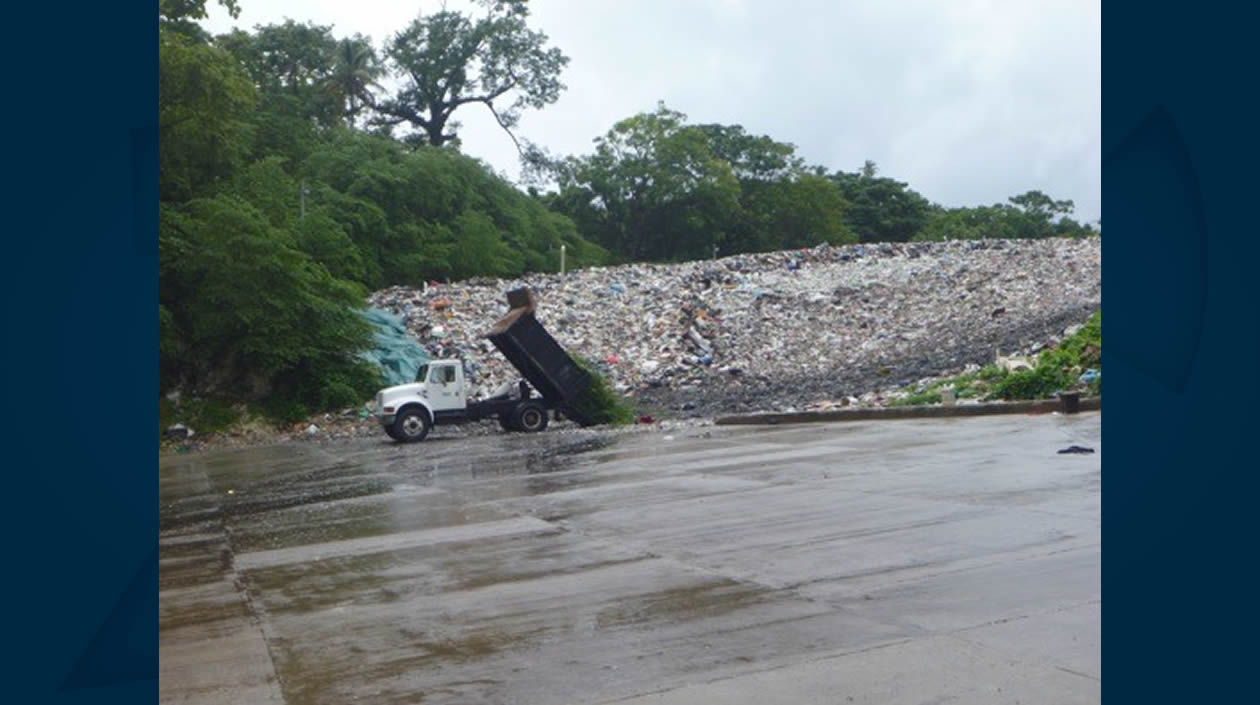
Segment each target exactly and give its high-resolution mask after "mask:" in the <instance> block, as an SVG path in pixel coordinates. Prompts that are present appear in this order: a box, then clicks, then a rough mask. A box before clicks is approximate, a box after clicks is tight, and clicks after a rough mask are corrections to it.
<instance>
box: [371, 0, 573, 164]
mask: <svg viewBox="0 0 1260 705" xmlns="http://www.w3.org/2000/svg"><path fill="white" fill-rule="evenodd" d="M483 4H484V5H486V6H487V7H486V13H485V15H484V16H482V17H480V18H477V19H472V18H470V17H468V16H465V15H463V14H460V13H458V12H454V11H449V10H442V11H440V12H436V13H433V14H431V15H422V16H420V17H418V18H417V19H415V20H414V21H412V23H411V24H410V25H409V26H408V27H407V28H406V29H404V30H403V31H401V32H399V33H398V34H396V35H394V37H393V38H392V39H390V41H389V43H388V44H387V46H386V49H385V56H386V58H387V59H388V64H389V68H390V70H391V71H392V72H393V73H394V74H395V75H396V76H398V77H400V78H402V79H403V81H404V83H403V86H402V88H400V89H399V90H398V92H397V93H395V94H394V95H393V96H391V97H390V98H388V99H385V100H383V101H381V102H380V103H377V104H375V105H374V107H375V108H376V110H377V112H378V113H379V115H378V116H377V117H376V118H374V119H373V120H372V121H371V122H372V124H375V125H398V124H401V123H407V124H408V125H410V126H411V127H412V128H414V129H416V130H418V131H419V137H420V138H421V139H422V140H424V141H425V142H427V143H428V144H430V145H432V146H435V147H440V146H442V145H444V144H446V143H448V142H450V141H451V140H454V139H456V138H457V133H456V132H455V130H456V129H457V128H458V125H457V124H456V123H454V122H452V121H451V116H452V115H453V114H454V113H455V111H456V110H458V109H459V108H461V107H463V106H465V105H470V104H481V105H484V106H485V107H486V108H487V109H489V110H490V112H491V114H492V115H493V116H494V118H495V120H496V121H497V122H498V123H499V126H500V127H502V128H503V129H504V131H506V132H507V133H508V135H509V136H510V137H511V138H512V140H513V142H515V143H516V144H517V148H518V149H520V143H519V142H517V139H516V136H515V134H513V132H512V129H513V128H514V127H515V126H516V124H517V122H518V121H519V120H520V116H521V113H522V111H524V110H525V109H526V108H541V107H543V106H545V105H549V104H551V103H554V102H555V101H556V100H557V99H558V98H559V97H560V91H562V90H563V89H564V84H562V83H560V80H559V76H560V72H561V70H562V69H563V68H564V67H565V65H567V64H568V62H569V59H568V57H566V56H565V55H564V54H562V53H561V52H560V50H559V49H556V48H554V47H552V48H547V46H546V43H547V36H546V35H544V34H543V33H542V32H536V31H533V30H531V29H529V28H528V27H527V26H526V23H525V20H526V17H527V16H528V10H527V9H526V8H525V4H524V3H523V2H488V3H483Z"/></svg>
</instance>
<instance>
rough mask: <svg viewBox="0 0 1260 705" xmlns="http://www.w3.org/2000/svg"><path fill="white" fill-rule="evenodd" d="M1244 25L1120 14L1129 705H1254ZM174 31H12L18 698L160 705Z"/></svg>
mask: <svg viewBox="0 0 1260 705" xmlns="http://www.w3.org/2000/svg"><path fill="white" fill-rule="evenodd" d="M1245 12H1246V11H1243V10H1239V9H1237V8H1236V7H1235V6H1234V5H1232V4H1220V5H1217V6H1202V5H1196V6H1192V7H1189V8H1187V7H1183V6H1168V7H1162V6H1159V5H1152V4H1151V3H1137V2H1132V1H1126V2H1119V1H1118V0H1112V1H1111V2H1108V3H1105V4H1104V5H1103V13H1104V30H1105V32H1104V43H1103V76H1104V79H1103V86H1104V102H1103V105H1104V124H1103V154H1104V179H1103V188H1104V202H1105V204H1106V205H1107V220H1106V224H1105V231H1106V234H1105V236H1104V237H1105V238H1106V242H1105V243H1104V254H1105V258H1104V261H1105V265H1104V267H1105V283H1106V288H1107V290H1108V292H1109V294H1110V295H1109V297H1108V301H1109V304H1108V316H1107V321H1108V324H1109V325H1108V331H1107V341H1108V345H1107V347H1106V350H1107V352H1106V360H1105V368H1106V372H1107V388H1108V395H1107V396H1108V414H1107V422H1106V434H1107V441H1108V443H1107V449H1108V453H1107V458H1108V459H1107V462H1106V463H1105V467H1106V470H1107V488H1106V489H1107V491H1106V494H1105V496H1106V499H1105V506H1104V535H1105V537H1106V551H1105V552H1104V556H1105V560H1104V570H1103V584H1104V593H1105V594H1106V595H1107V596H1108V600H1107V608H1106V610H1104V613H1103V614H1104V622H1103V626H1104V634H1105V640H1104V645H1105V646H1104V649H1105V659H1104V660H1105V663H1106V666H1107V669H1106V674H1107V678H1106V681H1105V685H1104V693H1105V695H1107V696H1108V702H1121V701H1124V702H1142V703H1154V702H1176V703H1184V702H1232V701H1236V700H1245V699H1247V695H1246V693H1248V692H1250V691H1251V688H1248V687H1246V686H1245V684H1244V681H1243V679H1244V678H1249V677H1250V673H1251V668H1250V667H1251V665H1252V663H1251V662H1252V659H1251V658H1250V657H1251V654H1252V653H1253V652H1254V646H1252V641H1251V639H1250V637H1251V635H1252V634H1253V633H1254V626H1255V621H1256V619H1255V616H1254V610H1253V609H1252V605H1253V603H1254V601H1255V588H1254V582H1253V579H1252V575H1253V571H1252V570H1250V568H1251V564H1252V561H1253V559H1254V556H1255V555H1256V548H1255V543H1254V541H1253V538H1254V536H1255V535H1256V531H1255V528H1254V523H1253V521H1252V518H1253V517H1254V516H1256V515H1257V509H1256V504H1257V498H1258V497H1260V492H1257V486H1256V485H1257V483H1256V481H1255V479H1254V478H1255V470H1254V466H1255V464H1256V463H1255V459H1254V458H1255V456H1256V454H1255V453H1254V447H1255V444H1254V440H1253V439H1254V438H1255V437H1256V436H1257V433H1256V431H1255V430H1254V426H1255V423H1256V422H1255V419H1254V415H1253V413H1252V412H1251V409H1250V408H1249V407H1250V403H1251V401H1252V400H1254V399H1256V398H1260V397H1258V395H1257V392H1258V391H1260V390H1258V389H1257V387H1258V385H1257V381H1256V380H1257V377H1256V371H1255V370H1256V360H1257V353H1256V351H1257V350H1260V346H1258V342H1260V341H1257V337H1258V336H1257V325H1258V324H1257V321H1258V320H1260V315H1257V312H1256V309H1255V302H1256V299H1257V296H1256V293H1255V292H1256V289H1255V287H1256V283H1257V281H1258V280H1260V276H1258V275H1257V272H1256V268H1257V264H1258V263H1260V257H1258V253H1257V245H1256V240H1257V237H1258V236H1257V225H1256V223H1257V219H1256V212H1257V211H1256V206H1255V205H1254V203H1255V200H1256V199H1255V192H1256V190H1255V188H1254V183H1255V181H1256V178H1255V165H1256V164H1258V163H1260V159H1257V157H1258V156H1260V155H1258V154H1257V150H1256V145H1255V139H1254V137H1253V136H1252V135H1253V134H1254V130H1255V128H1254V124H1255V120H1254V114H1255V111H1254V110H1253V107H1252V103H1253V98H1252V96H1253V95H1254V94H1255V89H1254V85H1255V83H1256V81H1255V78H1254V70H1253V66H1254V65H1255V63H1256V62H1255V58H1254V52H1253V50H1252V49H1251V47H1252V46H1253V45H1254V39H1253V36H1252V34H1253V28H1254V27H1255V26H1256V22H1255V21H1254V17H1251V16H1246V14H1245ZM1252 14H1254V13H1252ZM155 23H156V18H155V17H154V14H153V9H152V7H151V6H149V5H145V4H142V3H84V4H81V5H76V6H52V5H36V6H31V5H21V4H19V5H16V6H14V7H13V8H10V22H9V27H10V30H11V31H10V36H9V37H8V38H7V39H6V43H5V49H6V52H7V54H8V57H7V58H9V60H10V62H12V63H11V65H22V66H25V67H26V68H25V71H26V72H27V75H29V76H30V77H31V78H30V79H29V80H25V81H24V82H23V85H22V86H21V90H18V91H14V92H12V93H10V99H11V101H16V105H14V104H13V103H12V102H8V101H7V105H6V107H7V109H6V110H5V111H0V115H3V118H0V119H3V120H4V122H5V125H4V128H5V129H4V133H3V134H5V135H6V136H7V137H8V142H9V151H8V154H7V155H6V156H8V159H7V164H8V165H9V170H8V176H9V178H8V179H7V183H6V184H5V185H4V187H5V195H6V198H5V199H4V200H5V202H6V204H7V205H8V206H9V209H8V212H7V213H6V218H5V225H6V227H5V231H6V234H7V236H8V237H7V238H6V244H7V247H8V249H7V257H5V258H4V260H3V263H4V265H5V267H6V269H7V271H6V273H5V274H6V276H4V277H2V278H0V281H3V286H4V288H5V292H4V293H5V296H4V309H5V314H6V315H5V318H4V328H5V340H6V343H7V344H6V345H5V346H3V349H4V350H5V355H6V357H5V363H6V364H5V369H6V375H5V380H6V382H7V384H6V392H7V393H6V394H5V398H4V402H3V405H2V406H3V408H4V410H5V422H4V429H5V431H6V432H5V434H4V436H5V439H6V441H7V443H6V445H7V448H6V451H7V452H6V454H5V456H6V462H5V463H4V465H5V467H6V472H5V486H4V489H5V492H4V497H5V498H6V499H7V506H6V511H5V512H4V521H5V527H6V532H5V535H6V537H7V538H8V539H9V541H8V545H9V548H10V550H9V552H8V555H7V556H6V560H5V570H4V575H5V580H4V586H5V588H6V589H7V591H8V592H9V600H8V605H9V610H8V612H9V615H10V619H9V620H8V622H7V625H6V626H7V627H8V629H7V634H8V636H9V637H10V638H9V640H8V641H9V643H10V644H11V645H12V646H13V648H11V649H9V655H8V657H7V660H6V669H5V671H6V674H7V675H8V678H7V679H6V681H7V683H6V685H7V686H8V688H7V690H8V691H9V694H8V698H7V699H8V700H10V701H12V702H67V703H69V702H93V703H108V702H129V703H130V702H149V701H152V700H155V699H156V695H157V680H156V679H157V639H156V636H157V615H156V611H157V607H156V580H155V576H156V570H157V567H156V555H155V551H154V543H155V537H156V533H157V532H156V527H157V523H156V508H157V500H156V482H155V477H154V471H155V468H154V460H155V454H156V451H155V449H154V447H153V442H152V426H153V415H154V413H155V411H154V409H153V403H152V402H153V396H154V392H155V391H156V388H157V380H156V349H155V346H154V344H153V343H154V341H155V338H156V324H155V318H154V315H153V308H154V307H153V303H154V301H155V298H156V292H157V280H156V264H157V263H156V253H155V251H154V250H155V248H154V242H155V238H156V234H155V225H154V223H153V214H154V212H155V211H154V208H153V207H152V204H155V203H156V188H155V187H156V183H157V182H156V151H155V146H156V143H155V140H154V137H153V135H154V120H155V102H156V99H155V91H156V62H155V56H154V55H155V50H156V47H155V44H156V43H155V41H154V38H155V26H154V25H155ZM1065 41H1070V38H1065ZM71 419H80V421H79V422H78V423H72V422H71ZM84 420H86V421H84Z"/></svg>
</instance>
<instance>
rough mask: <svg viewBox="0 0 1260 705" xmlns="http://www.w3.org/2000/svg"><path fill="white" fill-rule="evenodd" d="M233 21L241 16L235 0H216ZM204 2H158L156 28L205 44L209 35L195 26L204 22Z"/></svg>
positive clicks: (161, 0) (175, 0)
mask: <svg viewBox="0 0 1260 705" xmlns="http://www.w3.org/2000/svg"><path fill="white" fill-rule="evenodd" d="M218 2H219V4H220V5H222V6H223V7H224V9H226V10H227V11H228V14H229V15H231V16H232V18H233V19H235V18H237V17H239V16H240V14H241V8H240V4H239V3H237V0H218ZM207 16H208V15H207V14H206V0H158V27H160V28H162V29H167V30H170V31H172V32H175V33H178V34H183V35H184V36H186V37H189V38H192V39H195V40H197V41H199V42H202V43H206V42H208V41H209V39H210V35H209V34H207V33H206V31H205V30H203V29H202V28H201V25H199V24H197V20H204V19H205V18H206V17H207Z"/></svg>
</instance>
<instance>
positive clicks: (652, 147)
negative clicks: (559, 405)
mask: <svg viewBox="0 0 1260 705" xmlns="http://www.w3.org/2000/svg"><path fill="white" fill-rule="evenodd" d="M217 1H218V3H219V4H220V5H222V6H224V7H225V8H227V10H228V11H229V13H230V14H232V15H233V16H236V15H237V14H238V12H239V7H238V2H237V0H217ZM206 4H207V1H206V0H160V2H159V3H158V15H159V26H158V63H159V72H158V73H159V101H158V119H159V135H160V149H159V169H160V185H159V204H158V211H159V233H158V236H159V276H160V280H161V285H160V290H159V306H158V317H159V340H158V350H159V375H160V385H161V390H162V392H166V391H168V390H172V389H177V390H180V391H182V392H183V393H184V396H185V398H194V397H195V398H204V399H216V400H225V403H226V401H231V402H233V403H239V402H247V403H249V404H250V405H251V408H256V409H260V410H261V412H262V413H265V414H266V415H268V416H269V417H271V418H273V419H276V420H280V421H287V420H294V419H297V418H300V417H301V416H303V415H305V414H306V413H307V412H308V411H309V412H314V411H321V410H326V409H333V408H339V407H344V406H351V405H355V404H357V403H359V402H360V401H361V400H362V399H364V398H367V397H368V396H370V395H371V394H372V393H373V392H374V391H375V389H376V387H377V386H379V385H380V379H379V375H378V374H377V371H376V370H374V369H373V368H371V367H370V366H368V365H367V363H364V362H363V361H362V360H361V359H360V358H359V357H358V356H357V353H358V352H359V351H361V350H363V349H365V348H366V347H367V346H368V345H369V344H370V332H369V329H368V326H367V325H366V324H365V323H364V321H363V320H362V319H361V317H360V316H358V315H357V314H356V312H355V311H354V309H355V308H357V307H360V306H362V305H363V304H364V299H365V295H366V294H367V292H369V291H371V290H374V289H377V288H380V287H385V286H389V285H395V284H402V285H417V284H420V283H422V282H425V281H428V280H442V279H462V278H467V277H473V276H485V275H490V276H500V277H513V276H517V275H522V274H524V273H528V272H547V271H555V270H556V269H558V267H559V261H560V257H559V254H560V250H561V248H562V247H563V248H564V249H565V251H566V254H567V265H568V267H569V268H580V267H587V266H594V265H601V264H608V263H614V262H619V261H643V260H650V261H668V260H680V259H688V258H707V257H709V256H712V254H713V253H714V251H715V248H717V251H718V252H720V253H721V254H734V253H741V252H756V251H766V250H775V249H784V248H795V247H807V246H813V245H817V244H820V243H848V242H859V241H865V242H872V241H887V240H893V241H906V240H939V239H944V238H975V237H1021V238H1023V237H1049V236H1054V235H1072V236H1078V235H1090V234H1097V231H1096V230H1094V229H1093V228H1092V227H1089V226H1081V225H1079V224H1077V223H1075V222H1074V221H1072V220H1071V219H1070V218H1069V217H1068V215H1069V214H1070V213H1071V211H1072V203H1071V202H1070V201H1058V200H1054V199H1052V198H1050V197H1049V196H1046V195H1045V194H1042V193H1040V192H1037V191H1032V192H1029V193H1026V194H1023V195H1021V196H1015V197H1013V198H1011V199H1010V201H1011V202H1010V203H1009V204H999V205H995V206H991V207H980V208H942V207H940V206H937V205H934V204H932V203H930V202H929V201H928V200H927V199H926V198H924V197H923V196H922V195H920V194H918V193H916V192H915V191H913V190H912V189H910V188H909V186H908V185H907V184H905V183H903V182H900V181H897V180H895V179H891V178H888V177H885V176H881V175H879V174H878V169H877V167H876V165H875V164H874V163H872V162H867V163H866V164H865V165H864V166H863V167H862V169H861V170H860V171H858V172H854V173H846V172H843V171H830V170H829V169H827V168H824V167H821V166H814V165H809V164H807V163H806V161H805V160H804V158H803V157H801V156H800V155H798V154H797V153H796V148H795V146H793V145H791V144H787V143H784V142H779V141H776V140H774V139H772V138H771V137H769V136H765V135H754V134H750V133H748V132H747V131H746V130H745V129H744V128H743V127H742V126H740V125H719V124H692V123H689V122H688V121H687V118H686V116H685V115H683V114H682V113H680V112H677V111H674V110H671V109H669V108H667V107H666V106H665V105H663V104H662V105H659V106H658V107H657V108H656V110H654V111H651V112H643V113H640V114H637V115H633V116H630V117H627V118H625V119H623V120H620V121H618V122H617V123H615V124H614V125H613V126H612V127H611V129H610V130H609V131H608V132H607V134H605V135H604V136H603V137H601V138H598V139H596V140H595V143H594V150H593V152H592V153H591V154H589V155H583V156H566V157H554V156H552V155H549V154H548V153H546V152H545V150H542V149H540V148H538V147H536V146H535V145H532V144H530V143H529V142H528V141H527V140H525V139H522V138H520V137H518V136H517V134H516V133H515V130H516V127H517V124H518V121H519V119H520V117H521V115H522V114H523V113H524V112H525V111H528V110H540V109H544V108H546V106H548V105H550V104H552V103H554V102H555V101H556V100H557V99H558V98H559V96H560V94H561V92H562V91H563V90H564V85H563V84H562V83H561V81H560V78H561V73H562V71H563V70H564V68H565V66H566V65H567V64H568V61H569V59H568V58H567V57H566V56H565V55H564V54H563V53H562V52H561V51H560V49H558V48H556V47H553V46H550V45H549V40H548V38H547V37H546V36H545V35H544V34H542V33H541V32H539V31H538V30H536V29H533V28H531V27H530V26H529V24H530V12H529V9H528V5H527V3H525V2H523V1H521V0H478V2H476V3H474V4H473V5H472V9H470V10H468V11H456V10H447V9H440V10H437V11H432V12H426V13H422V14H421V15H419V16H418V17H417V18H416V19H415V20H413V21H412V22H410V23H409V24H408V25H407V26H405V27H402V28H400V31H399V32H397V33H396V34H393V35H391V37H390V38H389V39H388V40H387V41H384V42H382V43H373V40H372V39H371V38H370V37H364V36H361V35H353V36H336V35H335V34H334V33H333V30H332V28H331V27H326V26H320V25H316V24H313V23H309V22H308V23H301V22H299V21H294V20H286V21H285V22H283V23H281V24H273V25H266V26H258V27H255V28H254V29H253V30H252V31H241V30H234V31H232V32H231V33H228V34H225V35H222V36H217V37H216V36H211V35H210V34H209V33H207V32H206V31H205V30H204V29H202V27H201V26H200V25H199V24H198V21H199V20H203V19H205V17H206ZM387 76H392V77H394V78H396V79H399V80H397V81H387V80H385V79H386V77H387ZM384 84H389V85H390V87H389V88H387V87H385V85H384ZM474 110H480V111H486V112H488V113H489V114H490V115H492V116H493V117H494V118H495V119H496V121H497V122H498V124H499V125H500V126H501V127H502V128H503V129H504V130H505V131H506V132H507V134H508V135H509V136H510V137H511V138H512V140H514V142H515V143H516V144H517V145H518V147H519V149H520V151H521V155H522V163H523V164H524V165H525V166H526V167H527V175H528V176H529V178H530V179H531V180H532V181H531V183H532V184H533V185H532V186H531V187H530V188H529V189H528V190H521V189H520V188H518V187H517V185H515V184H513V183H510V182H508V181H506V180H505V179H503V178H502V177H500V176H499V175H497V174H495V173H494V172H493V170H491V169H490V168H489V167H488V166H487V165H486V164H484V163H482V162H480V161H478V160H475V159H472V158H470V157H468V156H466V155H464V154H462V153H460V151H459V150H460V137H459V124H458V122H457V120H456V118H457V117H458V116H459V115H463V114H466V113H467V112H469V111H474ZM461 111H463V112H461ZM1043 375H1045V376H1046V378H1045V379H1041V378H1038V379H1037V380H1033V381H1031V382H1027V383H1025V382H1019V381H1018V380H1012V381H1010V382H1007V383H1006V386H1004V387H1003V390H1004V393H1011V394H1015V393H1030V392H1028V391H1027V390H1026V389H1025V387H1027V388H1028V389H1034V388H1039V387H1040V386H1046V385H1049V384H1050V382H1051V381H1057V380H1058V379H1059V377H1056V376H1055V375H1052V374H1050V373H1049V372H1045V373H1043ZM1020 385H1023V386H1020ZM601 389H603V388H601ZM605 392H607V395H608V396H607V397H605V396H604V394H605ZM593 394H596V395H597V396H598V397H599V398H597V399H593V400H592V404H593V406H594V407H597V408H604V407H605V406H608V405H609V404H611V403H612V401H614V400H615V399H616V395H613V394H612V392H611V390H607V389H603V391H596V392H593ZM609 408H613V407H611V406H610V407H609ZM168 411H169V409H166V410H164V411H163V412H162V413H163V414H166V413H167V412H168ZM201 413H203V414H204V413H207V412H201ZM609 413H610V416H609V418H614V417H615V418H618V419H621V418H625V417H628V415H629V412H628V411H626V412H624V413H623V412H621V411H618V412H616V413H613V412H609ZM210 417H211V418H209V419H207V420H206V421H205V422H202V421H200V420H199V421H198V423H202V428H205V429H209V428H213V427H215V426H216V425H217V424H218V422H219V421H220V420H221V419H222V418H223V415H219V416H215V415H214V414H213V413H211V414H210ZM198 430H201V429H200V428H199V429H198Z"/></svg>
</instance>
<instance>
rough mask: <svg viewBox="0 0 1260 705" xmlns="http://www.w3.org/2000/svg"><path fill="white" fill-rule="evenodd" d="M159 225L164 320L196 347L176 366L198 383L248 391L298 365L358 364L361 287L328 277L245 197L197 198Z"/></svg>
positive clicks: (362, 339)
mask: <svg viewBox="0 0 1260 705" xmlns="http://www.w3.org/2000/svg"><path fill="white" fill-rule="evenodd" d="M160 226H161V231H160V236H161V237H160V241H161V243H162V245H163V250H162V251H161V253H160V255H161V257H160V259H161V260H162V263H161V266H160V269H161V270H163V274H164V275H165V276H164V277H163V278H164V280H165V281H164V282H163V285H162V288H161V290H160V293H159V303H160V308H159V316H160V319H161V318H166V317H167V316H166V314H163V313H162V308H161V307H164V308H166V309H167V310H168V311H169V314H170V315H169V318H170V319H171V320H170V322H169V325H168V328H174V329H176V330H178V331H180V332H181V334H182V336H183V338H182V342H183V344H184V347H185V349H187V350H189V351H192V357H190V358H188V359H186V360H184V361H183V364H182V365H181V366H180V367H182V369H183V371H184V372H185V374H186V375H188V376H189V377H190V378H191V379H194V380H196V382H197V383H198V386H199V387H202V388H206V389H211V390H219V391H229V390H231V391H236V392H239V393H242V394H245V395H247V396H254V395H259V394H262V393H265V392H267V391H270V389H271V380H272V379H273V378H275V377H276V376H278V375H283V374H286V373H291V372H293V371H294V370H295V369H298V368H300V367H306V368H308V369H311V370H318V371H319V372H320V373H334V372H335V373H339V374H344V373H349V371H351V370H353V369H354V368H355V367H356V365H357V363H356V362H355V358H354V353H355V352H357V351H358V350H362V349H365V348H366V347H367V346H368V345H369V344H370V337H369V330H368V328H367V325H366V324H365V323H364V322H363V321H362V319H360V318H359V317H358V316H357V314H356V313H355V312H354V310H353V309H355V308H357V307H359V306H361V305H362V295H363V291H362V290H361V289H360V288H359V287H357V286H354V285H351V284H349V283H347V282H344V281H340V280H337V279H335V278H333V277H332V276H331V275H330V274H329V273H328V270H327V269H326V268H325V267H324V266H323V265H321V264H319V263H317V262H315V261H313V260H311V259H310V258H309V257H308V256H307V255H305V254H304V253H302V252H301V251H300V250H299V249H298V247H297V243H296V242H295V241H294V240H293V238H292V237H291V236H290V235H289V234H288V233H287V232H286V231H284V230H281V229H278V228H275V227H273V226H272V225H271V224H270V223H269V222H268V219H267V218H266V217H264V215H263V214H262V213H260V212H259V211H258V210H257V209H255V208H254V207H253V206H252V205H251V204H250V203H249V202H248V201H245V200H244V199H241V198H239V197H237V196H230V195H220V196H216V197H214V198H211V199H198V200H194V201H192V202H190V203H188V204H186V206H184V207H182V208H180V209H178V210H174V209H169V208H168V209H166V210H165V211H164V212H163V217H162V218H161V220H160ZM164 323H165V322H164ZM170 347H171V346H170V344H169V343H168V349H170ZM314 379H319V375H315V376H314Z"/></svg>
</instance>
